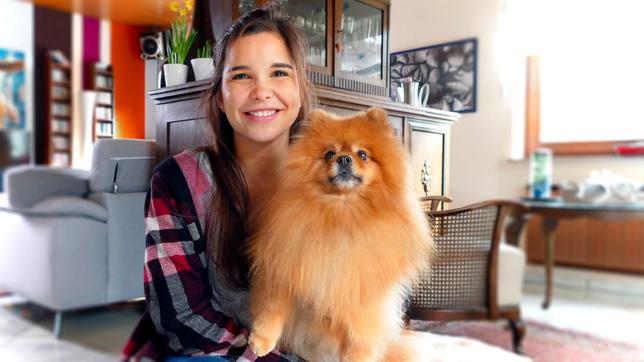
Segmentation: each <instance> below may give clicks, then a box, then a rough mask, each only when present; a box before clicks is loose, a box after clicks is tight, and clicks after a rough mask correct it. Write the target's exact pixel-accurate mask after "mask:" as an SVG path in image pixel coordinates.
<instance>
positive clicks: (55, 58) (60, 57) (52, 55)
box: [48, 50, 69, 66]
mask: <svg viewBox="0 0 644 362" xmlns="http://www.w3.org/2000/svg"><path fill="white" fill-rule="evenodd" d="M48 55H49V59H51V61H52V62H54V63H55V64H60V65H64V66H69V59H67V57H66V56H65V53H63V51H62V50H50V51H49V52H48Z"/></svg>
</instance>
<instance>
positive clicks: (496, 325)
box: [412, 321, 644, 362]
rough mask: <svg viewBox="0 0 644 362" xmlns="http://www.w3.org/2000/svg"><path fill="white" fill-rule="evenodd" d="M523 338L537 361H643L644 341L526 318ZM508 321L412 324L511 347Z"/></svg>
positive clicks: (526, 350)
mask: <svg viewBox="0 0 644 362" xmlns="http://www.w3.org/2000/svg"><path fill="white" fill-rule="evenodd" d="M525 323H526V335H525V337H524V339H523V349H524V351H525V354H526V355H527V356H528V357H530V358H532V359H533V360H534V361H535V362H614V361H620V362H631V361H632V362H643V361H644V345H642V346H637V345H632V344H628V343H623V342H615V341H611V340H608V339H605V338H600V337H596V336H593V335H590V334H586V333H581V332H576V331H571V330H565V329H559V328H555V327H552V326H549V325H546V324H543V323H540V322H534V321H526V322H525ZM506 326H507V323H506V322H502V321H501V322H485V321H471V322H450V323H442V322H421V321H412V328H413V329H416V330H422V331H429V332H433V333H437V334H444V335H451V336H463V337H469V338H474V339H478V340H480V341H482V342H485V343H488V344H492V345H496V346H499V347H501V348H504V349H507V350H509V351H511V350H512V337H511V332H510V330H509V329H507V328H506Z"/></svg>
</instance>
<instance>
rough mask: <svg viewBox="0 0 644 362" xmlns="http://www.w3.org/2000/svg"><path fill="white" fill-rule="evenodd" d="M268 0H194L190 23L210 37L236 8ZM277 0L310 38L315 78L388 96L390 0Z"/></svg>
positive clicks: (311, 68)
mask: <svg viewBox="0 0 644 362" xmlns="http://www.w3.org/2000/svg"><path fill="white" fill-rule="evenodd" d="M266 2H267V1H266V0H214V1H201V2H199V1H198V2H197V4H196V7H197V10H196V13H195V14H196V17H195V20H194V26H195V28H196V29H197V30H198V31H199V32H200V34H207V35H208V34H214V35H213V37H216V36H217V35H218V34H221V33H222V32H223V30H224V29H225V28H226V27H227V26H228V25H229V24H230V23H231V22H232V21H233V20H234V19H236V18H237V17H239V16H240V14H244V13H246V12H247V11H249V10H251V9H253V8H255V7H257V6H262V5H263V4H264V3H266ZM279 2H280V3H281V4H283V6H284V7H285V8H286V10H287V11H288V13H289V16H290V17H291V18H293V21H294V22H295V24H296V25H297V26H299V27H300V29H302V30H303V32H304V33H305V34H306V37H307V40H308V44H309V49H307V50H308V63H309V69H308V72H307V73H308V76H309V79H311V81H312V82H313V83H315V84H318V85H324V86H329V87H334V88H340V89H346V90H352V91H355V92H358V93H362V94H370V95H377V96H382V97H387V96H388V94H389V92H388V88H389V86H388V84H389V81H388V74H389V57H388V54H389V31H388V28H389V1H388V0H306V1H304V0H280V1H279ZM226 12H228V14H226ZM227 15H228V16H227ZM208 16H209V17H208ZM204 18H205V20H204ZM224 23H225V24H224ZM204 24H208V25H209V26H210V27H208V26H207V25H204Z"/></svg>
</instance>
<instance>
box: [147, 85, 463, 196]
mask: <svg viewBox="0 0 644 362" xmlns="http://www.w3.org/2000/svg"><path fill="white" fill-rule="evenodd" d="M209 86H210V83H209V81H208V80H203V81H197V82H190V83H187V84H183V85H180V86H175V87H168V88H161V89H157V90H153V91H151V92H150V96H151V98H152V99H153V100H154V102H155V104H156V114H157V136H156V139H157V157H158V158H159V160H161V159H162V158H164V157H166V156H168V155H172V154H175V153H178V152H181V151H182V150H184V149H188V148H193V147H196V146H200V145H206V144H209V143H211V141H209V139H208V136H207V132H205V130H206V122H205V118H204V111H203V108H202V107H201V106H202V102H203V101H202V96H203V94H204V92H205V91H206V90H208V88H209ZM316 94H317V97H318V101H319V106H320V107H321V108H324V109H326V110H328V111H330V112H333V113H336V114H338V115H349V114H352V113H354V112H356V111H360V110H365V109H367V108H369V107H380V108H383V109H385V110H386V111H387V113H388V115H389V122H390V123H391V124H392V126H393V128H394V129H395V132H396V134H397V135H398V137H399V138H400V140H401V142H402V144H403V146H404V147H405V148H406V149H407V150H408V151H409V152H410V155H411V160H412V167H413V172H414V187H415V188H416V193H417V195H418V196H419V197H420V196H424V193H423V187H422V184H421V178H420V174H421V170H422V167H423V163H424V162H425V160H427V161H429V165H430V179H431V181H430V182H431V183H430V191H431V194H432V195H449V183H448V178H447V177H448V174H449V172H448V166H449V138H450V125H451V124H452V123H453V122H454V121H456V120H457V119H458V118H459V117H460V115H459V114H457V113H453V112H445V111H438V110H433V109H429V108H416V107H411V106H409V105H407V104H402V103H394V102H391V101H390V100H389V99H387V98H384V97H376V96H367V95H363V94H357V93H354V92H349V91H344V90H339V89H334V88H330V87H324V86H316Z"/></svg>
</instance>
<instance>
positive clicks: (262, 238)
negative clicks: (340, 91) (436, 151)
mask: <svg viewBox="0 0 644 362" xmlns="http://www.w3.org/2000/svg"><path fill="white" fill-rule="evenodd" d="M410 174H411V172H410V169H409V162H408V155H407V154H406V153H405V152H404V150H403V147H402V144H401V143H400V141H399V140H398V139H397V138H396V137H395V136H394V132H393V129H392V128H391V126H390V125H389V123H388V121H387V115H386V113H385V111H384V110H382V109H377V108H372V109H369V110H368V111H367V112H362V113H358V114H356V115H354V116H351V117H346V118H339V117H336V116H333V115H331V114H328V113H326V112H324V111H321V110H315V111H313V112H312V113H311V115H310V117H309V119H308V120H307V121H306V122H305V123H304V125H303V126H302V129H301V130H300V133H299V135H298V136H297V138H296V139H295V141H294V143H293V144H292V145H291V146H290V149H289V154H288V158H287V161H286V164H285V168H284V169H283V171H282V173H281V176H280V177H281V178H280V182H279V184H278V186H277V189H276V190H275V192H274V194H273V195H272V196H271V198H270V199H269V200H267V201H266V203H265V206H264V207H263V208H262V211H260V213H259V215H255V216H254V222H253V224H254V225H256V229H255V230H254V233H253V235H254V236H253V237H252V238H251V240H250V244H249V254H250V258H251V263H252V267H251V275H252V276H251V291H250V299H249V304H250V305H249V309H250V313H251V317H252V319H253V326H252V333H251V335H250V337H249V344H250V346H251V348H252V350H253V351H254V353H255V354H257V355H258V356H263V355H265V354H267V353H269V352H270V351H271V350H273V349H274V348H275V347H276V346H279V347H280V348H282V349H284V350H287V351H290V352H293V353H296V354H298V355H299V356H301V357H303V358H305V359H306V360H308V361H313V362H320V361H350V362H361V361H407V360H415V359H416V358H418V356H417V355H416V356H414V352H413V351H411V350H410V349H409V348H408V347H409V343H406V341H405V337H404V336H402V334H401V330H402V312H401V306H402V303H403V301H404V297H405V293H406V290H407V288H408V287H409V286H410V283H411V282H412V280H413V278H414V276H415V275H416V274H417V273H418V272H419V271H420V270H421V269H422V268H423V267H425V266H426V265H427V261H428V260H429V254H430V251H431V248H432V241H431V237H430V234H429V231H428V227H427V221H426V218H425V216H424V215H423V213H422V211H421V208H420V204H419V201H418V199H417V198H416V197H415V196H414V194H413V193H412V191H411V190H412V188H411V181H410ZM410 338H413V337H411V336H410Z"/></svg>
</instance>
